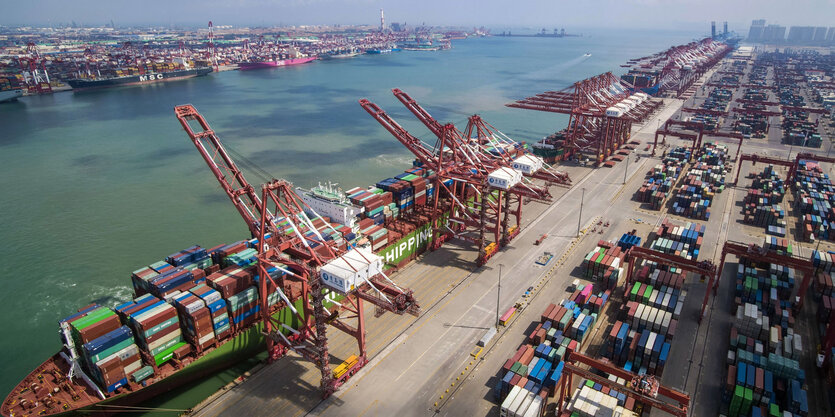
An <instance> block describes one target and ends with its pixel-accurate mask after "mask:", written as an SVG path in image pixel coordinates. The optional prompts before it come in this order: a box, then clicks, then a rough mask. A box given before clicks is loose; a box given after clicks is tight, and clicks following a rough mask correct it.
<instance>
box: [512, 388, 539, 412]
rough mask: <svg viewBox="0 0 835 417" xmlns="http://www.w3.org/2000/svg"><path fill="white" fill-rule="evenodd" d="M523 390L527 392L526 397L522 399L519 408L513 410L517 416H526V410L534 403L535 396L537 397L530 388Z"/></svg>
mask: <svg viewBox="0 0 835 417" xmlns="http://www.w3.org/2000/svg"><path fill="white" fill-rule="evenodd" d="M522 392H525V393H527V394H526V395H525V399H524V400H523V401H522V403H521V404H519V408H517V409H516V410H515V411H514V412H513V415H514V416H515V417H525V412H526V411H528V408H529V407H530V406H531V403H533V399H534V397H536V395H534V394H533V393H532V392H530V391H528V390H524V391H522Z"/></svg>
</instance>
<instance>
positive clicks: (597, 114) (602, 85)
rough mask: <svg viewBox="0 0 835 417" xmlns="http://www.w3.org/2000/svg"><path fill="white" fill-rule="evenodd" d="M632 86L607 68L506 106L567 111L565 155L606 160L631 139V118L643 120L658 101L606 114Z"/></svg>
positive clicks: (623, 98) (626, 95)
mask: <svg viewBox="0 0 835 417" xmlns="http://www.w3.org/2000/svg"><path fill="white" fill-rule="evenodd" d="M630 88H631V86H630V85H628V84H627V83H626V82H624V81H622V80H621V79H620V78H618V77H616V76H615V75H614V74H612V73H611V72H607V73H605V74H600V75H598V76H595V77H592V78H588V79H585V80H583V81H579V82H576V83H574V85H573V86H571V87H569V88H566V89H563V90H561V91H548V92H545V93H541V94H537V95H536V96H533V97H528V98H525V99H522V100H517V101H516V102H514V103H510V104H507V106H508V107H516V108H521V109H529V110H539V111H546V112H553V113H562V114H568V115H569V121H568V127H567V129H566V135H565V136H566V144H565V150H566V156H572V155H578V154H580V153H585V154H591V159H592V160H594V161H596V162H597V163H603V161H604V160H605V159H606V158H608V157H609V156H611V155H612V154H613V153H614V151H615V150H617V148H619V147H620V146H621V145H623V144H624V143H626V141H627V140H628V139H629V135H630V134H631V130H632V122H633V121H641V120H643V118H644V117H646V116H647V115H648V114H649V113H650V112H651V111H652V109H654V107H657V105H658V103H656V102H652V101H650V102H647V104H646V105H645V104H643V103H642V104H640V105H638V106H637V107H635V108H632V109H630V110H627V111H626V112H624V113H623V114H621V115H620V116H609V115H607V109H609V108H611V107H613V106H616V105H618V104H619V103H621V102H623V101H624V100H625V99H627V98H628V97H629V96H630V93H629V89H630ZM648 106H651V107H648Z"/></svg>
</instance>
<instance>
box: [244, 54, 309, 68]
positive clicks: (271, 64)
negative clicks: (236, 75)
mask: <svg viewBox="0 0 835 417" xmlns="http://www.w3.org/2000/svg"><path fill="white" fill-rule="evenodd" d="M315 60H316V58H310V57H308V58H288V59H273V60H266V61H245V62H241V63H240V64H238V68H240V70H241V71H247V70H254V69H264V68H276V67H289V66H291V65H301V64H307V63H308V62H311V61H315Z"/></svg>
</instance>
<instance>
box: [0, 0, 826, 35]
mask: <svg viewBox="0 0 835 417" xmlns="http://www.w3.org/2000/svg"><path fill="white" fill-rule="evenodd" d="M0 5H2V10H3V12H2V13H0V25H8V26H21V25H58V24H62V23H70V22H72V21H75V22H77V23H79V24H85V25H98V24H104V23H109V22H110V21H111V20H112V21H113V22H114V23H115V24H116V26H133V25H161V26H167V25H187V26H195V27H198V26H199V27H203V26H205V25H206V23H207V22H208V21H209V20H212V21H214V24H215V25H216V26H217V25H235V26H277V25H305V24H308V25H316V24H372V25H378V24H379V19H380V11H379V10H380V8H383V9H384V10H385V14H386V21H387V22H406V23H408V24H410V25H416V24H421V23H425V24H428V25H442V26H464V27H470V26H476V25H477V26H482V25H484V26H487V27H501V26H505V27H547V28H554V27H564V28H566V30H567V31H568V30H571V29H572V28H583V27H593V28H605V27H611V28H630V27H636V28H662V29H694V28H703V27H705V25H709V22H710V21H711V20H715V21H717V26H719V27H721V22H723V21H728V22H729V26H730V29H731V30H736V31H737V32H739V33H747V31H748V26H749V25H750V23H751V20H752V19H759V18H763V19H766V20H767V21H768V22H769V23H777V24H781V25H784V26H792V25H809V26H835V20H833V17H835V0H572V1H565V0H515V1H514V0H175V1H171V0H26V1H12V0H0Z"/></svg>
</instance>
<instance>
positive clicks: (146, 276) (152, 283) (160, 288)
mask: <svg viewBox="0 0 835 417" xmlns="http://www.w3.org/2000/svg"><path fill="white" fill-rule="evenodd" d="M160 263H164V262H160ZM165 265H167V267H161V268H160V267H159V265H158V264H154V265H151V267H150V268H143V269H140V270H138V271H135V272H134V273H133V274H132V275H131V280H132V282H133V285H134V288H135V289H136V291H135V292H136V294H138V295H139V294H143V295H144V294H147V293H150V294H153V295H155V296H157V297H159V298H164V297H165V296H167V295H168V294H171V293H174V292H177V291H186V290H188V289H189V288H191V287H193V286H194V285H195V284H196V283H200V282H202V281H203V280H204V279H205V276H206V274H205V272H203V270H202V269H194V270H193V271H190V270H188V269H185V268H183V267H181V266H178V267H174V266H171V265H169V264H167V263H165ZM155 268H156V269H155Z"/></svg>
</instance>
